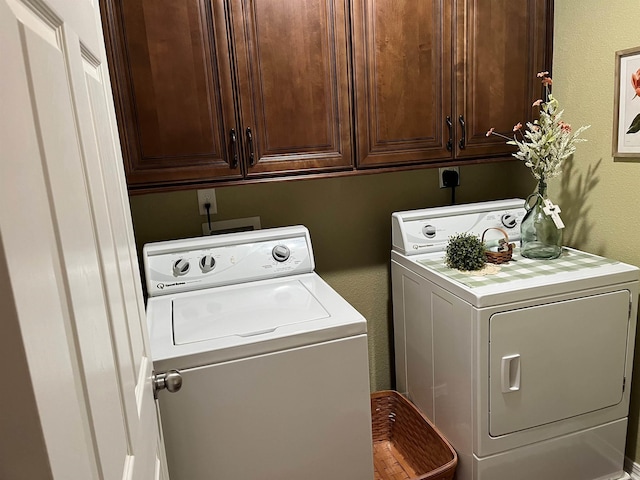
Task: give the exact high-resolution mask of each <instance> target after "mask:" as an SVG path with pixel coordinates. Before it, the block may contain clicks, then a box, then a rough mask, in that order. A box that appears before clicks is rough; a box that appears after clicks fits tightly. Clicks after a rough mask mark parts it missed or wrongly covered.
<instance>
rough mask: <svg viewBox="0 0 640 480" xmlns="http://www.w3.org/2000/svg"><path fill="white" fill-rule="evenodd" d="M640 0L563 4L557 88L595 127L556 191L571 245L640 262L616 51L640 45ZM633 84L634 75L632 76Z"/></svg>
mask: <svg viewBox="0 0 640 480" xmlns="http://www.w3.org/2000/svg"><path fill="white" fill-rule="evenodd" d="M638 7H639V5H638V2H637V1H636V0H612V1H608V2H606V4H605V3H603V2H601V1H600V0H581V1H580V2H568V1H556V2H555V32H554V35H555V37H554V68H553V81H554V83H553V93H554V95H555V96H556V98H558V100H559V102H560V106H561V107H563V108H564V109H565V121H567V122H569V123H570V124H572V125H573V126H574V127H576V126H579V125H584V124H591V128H590V129H589V130H587V131H586V132H585V134H584V137H585V138H587V139H588V143H583V144H580V145H579V146H578V151H577V152H576V154H575V155H574V158H573V161H572V162H571V164H570V167H569V168H568V169H566V170H565V174H564V175H563V177H562V178H561V180H559V181H556V182H555V183H552V184H551V187H550V196H551V197H552V198H555V199H556V200H557V202H558V203H559V204H560V205H561V207H562V210H563V217H564V221H565V223H566V224H567V225H568V228H567V235H566V239H567V243H568V244H569V245H571V246H575V247H578V248H581V249H584V250H587V251H591V252H594V253H598V254H601V255H606V256H608V257H611V258H615V259H618V260H622V261H625V262H628V263H632V264H635V265H640V249H638V242H637V239H638V238H639V237H640V212H639V209H638V205H639V204H640V158H638V159H635V160H632V161H622V160H620V159H614V158H612V154H611V145H612V129H613V105H614V99H613V97H614V88H615V87H614V76H615V68H614V65H615V52H616V51H617V50H624V49H627V48H632V47H637V46H640V36H638V20H639V19H640V10H639V9H638ZM629 81H630V79H629ZM638 353H639V352H638V350H636V362H635V370H634V376H633V377H634V379H633V385H632V400H631V402H632V406H631V416H630V422H629V434H628V441H627V456H629V457H630V458H631V459H632V460H634V461H635V462H636V463H640V462H639V459H640V448H639V446H640V442H639V441H638V417H639V415H638V413H639V410H640V363H639V362H638V358H640V355H638Z"/></svg>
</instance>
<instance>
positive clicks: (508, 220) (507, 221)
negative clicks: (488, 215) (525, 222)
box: [500, 213, 517, 228]
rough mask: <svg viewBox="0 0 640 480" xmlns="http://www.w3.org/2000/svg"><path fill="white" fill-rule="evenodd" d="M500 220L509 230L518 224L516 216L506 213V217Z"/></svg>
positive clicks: (503, 216)
mask: <svg viewBox="0 0 640 480" xmlns="http://www.w3.org/2000/svg"><path fill="white" fill-rule="evenodd" d="M500 220H502V225H504V226H505V227H507V228H513V227H515V226H516V223H517V222H516V217H515V215H512V214H510V213H505V214H504V215H502V218H501V219H500Z"/></svg>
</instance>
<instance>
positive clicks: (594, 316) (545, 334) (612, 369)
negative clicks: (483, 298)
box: [489, 290, 630, 437]
mask: <svg viewBox="0 0 640 480" xmlns="http://www.w3.org/2000/svg"><path fill="white" fill-rule="evenodd" d="M629 298H630V294H629V291H628V290H621V291H617V292H610V293H606V294H600V295H594V296H590V297H584V298H576V299H572V300H567V301H563V302H557V303H550V304H545V305H538V306H535V307H528V308H523V309H519V310H512V311H507V312H500V313H496V314H494V315H492V316H491V318H490V320H489V338H490V342H491V343H490V347H489V351H490V355H489V371H490V375H491V376H490V380H489V382H490V391H489V409H490V412H489V433H490V435H491V436H494V437H495V436H499V435H505V434H508V433H512V432H516V431H520V430H525V429H528V428H532V427H536V426H539V425H544V424H547V423H551V422H556V421H559V420H562V419H565V418H569V417H574V416H577V415H581V414H584V413H587V412H592V411H595V410H599V409H603V408H607V407H610V406H613V405H616V404H618V403H620V402H621V401H622V392H623V381H624V376H625V357H626V346H627V334H628V333H627V332H628V324H629Z"/></svg>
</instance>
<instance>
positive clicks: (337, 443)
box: [143, 226, 373, 480]
mask: <svg viewBox="0 0 640 480" xmlns="http://www.w3.org/2000/svg"><path fill="white" fill-rule="evenodd" d="M143 258H144V266H145V273H146V281H147V288H148V292H149V295H150V298H149V301H148V305H147V317H148V323H149V330H150V337H151V352H152V357H153V363H154V368H155V370H156V372H157V373H164V372H166V371H168V370H170V369H177V370H179V372H180V375H181V378H182V388H181V389H180V390H179V391H177V392H175V393H169V392H165V391H160V392H158V397H159V407H160V413H161V420H162V429H163V433H164V441H165V445H166V451H167V460H168V464H169V471H170V474H171V479H172V480H180V479H184V480H205V479H206V480H211V479H216V480H248V479H251V480H294V479H295V480H299V479H301V478H304V479H314V480H320V479H322V480H325V479H327V478H331V479H344V480H371V479H372V478H373V458H372V440H371V410H370V395H369V369H368V357H367V333H366V332H367V326H366V321H365V319H364V318H363V317H362V316H361V315H360V314H359V313H358V312H357V311H356V310H355V309H354V308H353V307H351V306H350V305H349V304H348V303H347V302H346V301H345V300H344V299H343V298H342V297H340V295H338V294H337V293H336V292H335V291H334V290H333V289H331V287H329V286H328V285H327V284H326V283H325V282H324V281H323V280H322V279H321V278H320V277H319V276H318V275H317V274H316V273H314V258H313V251H312V248H311V240H310V238H309V232H308V231H307V229H306V228H305V227H302V226H297V227H284V228H275V229H268V230H259V231H256V232H249V233H235V234H227V235H220V236H215V237H200V238H193V239H186V240H177V241H169V242H159V243H153V244H148V245H146V246H145V248H144V253H143Z"/></svg>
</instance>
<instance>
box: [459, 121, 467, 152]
mask: <svg viewBox="0 0 640 480" xmlns="http://www.w3.org/2000/svg"><path fill="white" fill-rule="evenodd" d="M458 121H459V122H460V127H461V128H462V138H460V143H459V146H460V150H464V147H465V146H466V143H467V126H466V125H465V123H464V116H463V115H460V116H459V117H458Z"/></svg>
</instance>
